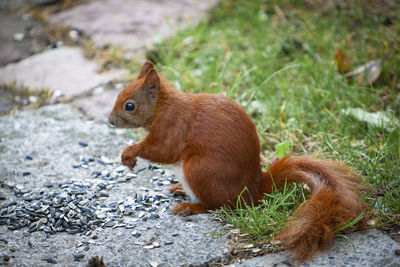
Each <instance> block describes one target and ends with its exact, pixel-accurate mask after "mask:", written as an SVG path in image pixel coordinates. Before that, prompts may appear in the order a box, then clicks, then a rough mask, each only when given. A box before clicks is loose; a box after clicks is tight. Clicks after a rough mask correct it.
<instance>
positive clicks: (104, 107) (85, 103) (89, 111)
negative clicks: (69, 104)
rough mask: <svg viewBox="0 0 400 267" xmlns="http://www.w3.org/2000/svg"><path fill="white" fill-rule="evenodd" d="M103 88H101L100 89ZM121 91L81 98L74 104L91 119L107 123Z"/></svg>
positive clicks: (110, 91)
mask: <svg viewBox="0 0 400 267" xmlns="http://www.w3.org/2000/svg"><path fill="white" fill-rule="evenodd" d="M100 88H101V87H100ZM119 92H120V90H117V89H109V90H107V89H106V90H104V91H103V92H101V93H98V94H94V95H93V96H89V97H84V98H79V99H77V100H75V101H74V102H73V103H74V105H75V106H77V107H78V108H79V109H80V110H81V111H83V112H84V113H85V115H87V116H88V118H90V119H94V120H96V121H99V122H103V123H106V122H107V120H108V116H109V115H110V112H111V110H112V108H113V106H114V102H115V100H117V97H118V94H119Z"/></svg>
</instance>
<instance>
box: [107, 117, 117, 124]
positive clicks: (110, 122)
mask: <svg viewBox="0 0 400 267" xmlns="http://www.w3.org/2000/svg"><path fill="white" fill-rule="evenodd" d="M116 121H117V119H116V118H115V116H113V115H110V116H108V123H109V124H111V125H112V126H115V123H116Z"/></svg>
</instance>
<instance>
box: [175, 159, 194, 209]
mask: <svg viewBox="0 0 400 267" xmlns="http://www.w3.org/2000/svg"><path fill="white" fill-rule="evenodd" d="M169 166H170V167H171V169H172V171H173V172H174V173H175V177H176V178H177V179H178V181H179V182H180V183H181V184H182V187H183V190H185V193H186V195H187V196H188V197H190V201H191V202H192V203H200V201H199V200H198V199H197V198H196V196H195V195H194V194H193V192H192V190H191V189H190V187H189V185H188V183H187V182H186V179H185V175H184V173H183V168H182V163H180V164H178V165H169Z"/></svg>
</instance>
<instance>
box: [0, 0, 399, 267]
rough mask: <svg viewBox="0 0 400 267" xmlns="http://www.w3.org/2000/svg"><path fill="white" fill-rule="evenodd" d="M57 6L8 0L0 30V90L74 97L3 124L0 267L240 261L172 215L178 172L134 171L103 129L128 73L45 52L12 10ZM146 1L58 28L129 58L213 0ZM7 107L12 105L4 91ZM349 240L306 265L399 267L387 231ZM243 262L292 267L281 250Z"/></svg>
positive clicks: (67, 51)
mask: <svg viewBox="0 0 400 267" xmlns="http://www.w3.org/2000/svg"><path fill="white" fill-rule="evenodd" d="M52 2H57V1H53V0H18V1H14V2H8V1H7V2H0V12H3V13H2V14H6V15H4V16H0V20H1V25H11V26H7V27H6V28H7V29H5V28H4V27H2V29H1V30H0V40H1V43H2V45H0V59H1V60H2V61H0V66H1V65H5V66H4V67H1V68H0V83H9V82H11V81H16V82H17V83H18V84H23V85H24V86H26V87H28V88H30V89H43V87H45V88H48V89H50V90H51V91H53V92H54V94H55V96H60V95H63V96H65V97H66V98H69V99H70V100H71V102H70V103H68V104H54V105H50V106H46V107H42V108H39V109H37V110H26V111H19V112H17V113H16V114H14V115H7V116H3V117H0V158H1V161H0V265H6V266H7V265H8V266H32V265H33V266H47V265H50V264H55V265H57V266H66V265H68V266H69V265H72V264H73V265H77V266H85V265H86V263H87V262H88V261H89V259H90V258H91V257H93V256H103V257H104V262H105V263H106V266H127V265H131V266H150V265H151V266H157V265H158V264H159V265H160V266H182V265H183V266H188V265H193V266H200V265H205V264H209V265H214V264H216V263H220V264H222V263H224V264H228V263H229V262H230V260H232V259H233V258H235V257H237V255H231V252H230V251H231V248H232V245H233V243H232V240H231V239H230V237H229V235H223V236H219V237H217V236H214V235H213V234H212V233H220V232H223V231H225V230H226V229H224V227H223V226H222V225H221V223H220V222H218V221H216V220H215V219H214V218H213V216H212V215H210V214H203V215H197V216H189V217H178V216H174V215H172V214H171V212H170V206H171V205H174V204H175V203H177V202H179V201H182V198H177V197H173V196H171V195H170V194H169V193H168V191H167V188H168V186H169V184H171V183H173V182H175V180H174V177H173V173H171V171H169V170H168V169H163V168H161V167H160V166H154V165H151V164H150V163H149V162H146V161H144V160H140V161H139V163H138V166H137V167H136V169H135V171H134V172H130V171H128V170H127V169H126V168H121V165H120V163H119V155H120V153H121V151H122V150H123V148H124V147H125V146H126V145H127V144H129V143H131V142H132V140H131V139H130V138H128V137H126V135H125V132H124V131H120V130H113V129H110V128H108V126H107V125H106V124H105V123H104V122H105V121H106V119H107V116H108V113H109V112H110V110H111V108H112V105H113V103H114V100H115V99H116V97H117V94H118V92H119V91H120V90H121V89H122V88H123V87H124V85H125V84H126V82H127V81H126V79H127V72H126V71H125V70H120V69H112V70H110V71H106V72H101V73H99V72H98V69H99V67H100V66H99V65H98V64H97V63H96V62H94V61H91V60H88V59H86V58H84V57H83V55H82V49H81V48H80V47H63V46H57V48H50V47H47V46H48V43H46V42H47V41H46V40H47V39H46V38H44V39H41V38H40V36H42V35H41V34H42V33H41V32H42V29H41V28H40V25H39V24H38V23H37V22H35V21H34V20H33V19H32V18H29V17H25V18H24V19H23V16H22V17H21V16H20V17H16V15H15V14H11V13H10V10H15V9H16V8H17V9H18V8H20V7H22V6H27V5H28V6H31V5H41V4H46V5H47V4H51V3H52ZM149 3H150V1H144V0H135V1H133V0H132V1H129V0H98V1H95V0H88V1H86V2H84V3H82V4H80V5H76V6H75V7H73V8H71V9H67V10H64V11H62V12H60V13H57V14H52V16H51V18H50V20H51V21H52V23H61V24H63V25H66V26H68V27H70V28H71V29H76V30H78V31H79V32H83V33H84V34H85V35H87V36H89V37H90V38H91V39H92V40H93V41H94V42H95V43H96V45H98V46H104V45H114V46H118V47H119V48H121V49H122V50H123V51H124V56H125V57H126V58H130V57H132V56H133V55H135V56H138V53H139V54H140V53H143V51H144V47H145V46H146V44H147V43H149V42H151V41H152V40H154V39H159V38H160V37H167V36H170V35H172V34H174V33H175V32H176V30H177V29H179V28H180V27H181V26H182V27H183V26H187V25H188V22H189V21H192V22H194V23H195V22H197V21H198V20H199V18H201V16H202V15H203V14H204V13H205V12H206V11H207V10H208V9H209V8H210V7H211V6H212V5H213V4H215V3H216V0H210V1H196V0H178V1H166V0H158V1H152V2H151V3H150V4H149ZM24 20H25V22H24ZM21 21H22V22H21ZM7 23H8V24H7ZM30 25H34V26H33V27H31V26H30ZM12 26H13V27H12ZM14 26H15V27H14ZM31 29H37V30H35V31H34V32H31ZM15 33H24V34H25V35H24V37H23V38H22V40H19V39H18V38H21V36H22V35H18V34H17V35H15ZM35 34H36V35H35ZM18 40H19V41H18ZM43 40H44V41H43ZM36 44H39V45H38V46H36ZM34 47H36V48H37V49H33V48H34ZM16 50H18V51H16ZM43 50H46V51H43ZM42 51H43V52H42ZM14 55H17V56H14ZM0 103H8V102H7V101H6V100H5V101H3V94H1V87H0ZM88 118H92V119H94V120H88ZM134 138H135V139H138V136H134ZM350 238H351V239H352V240H353V242H354V246H355V248H356V251H357V252H354V250H353V248H352V246H351V245H350V243H349V242H348V241H346V240H343V239H340V238H338V239H336V240H335V242H334V244H333V245H332V247H331V249H330V250H328V251H327V252H325V253H322V254H319V255H317V256H316V258H315V259H314V260H313V261H311V262H310V263H308V265H306V266H328V265H332V266H333V265H335V266H341V265H343V266H346V265H351V266H364V265H367V266H372V265H374V266H400V257H399V256H395V252H394V251H395V250H398V249H400V246H399V244H397V243H396V242H394V241H393V240H391V239H390V238H389V237H387V236H386V235H384V234H382V233H381V232H379V231H377V230H371V231H367V232H358V233H354V234H352V235H350ZM236 265H238V264H236ZM240 265H243V266H285V265H286V266H292V265H293V263H292V262H291V261H290V252H288V251H284V252H279V253H276V254H272V255H271V254H269V255H265V256H263V257H257V258H253V259H249V260H246V261H243V262H241V263H240Z"/></svg>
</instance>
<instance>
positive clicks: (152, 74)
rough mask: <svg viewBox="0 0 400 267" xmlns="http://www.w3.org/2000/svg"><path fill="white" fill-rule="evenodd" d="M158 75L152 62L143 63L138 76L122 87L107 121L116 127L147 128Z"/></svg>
mask: <svg viewBox="0 0 400 267" xmlns="http://www.w3.org/2000/svg"><path fill="white" fill-rule="evenodd" d="M159 91H160V77H159V76H158V73H157V71H156V70H155V69H154V65H153V63H151V62H150V61H147V62H146V63H144V65H143V67H142V70H141V71H140V73H139V76H138V77H137V78H136V80H135V81H133V82H132V83H131V84H129V85H128V86H127V87H126V88H124V89H123V90H122V91H121V93H120V94H119V95H118V98H117V101H115V104H114V108H113V110H112V112H111V114H110V116H109V117H108V122H109V123H110V124H111V125H113V126H115V127H117V128H137V127H144V128H147V126H149V125H150V124H151V121H152V118H153V116H154V113H155V108H156V103H157V99H158V95H159Z"/></svg>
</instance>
